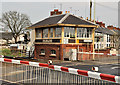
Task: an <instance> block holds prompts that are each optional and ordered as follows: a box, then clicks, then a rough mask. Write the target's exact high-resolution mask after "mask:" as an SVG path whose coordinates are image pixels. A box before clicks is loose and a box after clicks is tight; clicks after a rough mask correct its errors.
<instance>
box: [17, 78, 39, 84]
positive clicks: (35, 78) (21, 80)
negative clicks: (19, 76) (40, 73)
mask: <svg viewBox="0 0 120 85" xmlns="http://www.w3.org/2000/svg"><path fill="white" fill-rule="evenodd" d="M37 78H38V77H35V78H31V79H26V80H20V81H16V83H18V82H22V81H28V80H33V79H37Z"/></svg>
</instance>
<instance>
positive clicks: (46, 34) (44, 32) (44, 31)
mask: <svg viewBox="0 0 120 85" xmlns="http://www.w3.org/2000/svg"><path fill="white" fill-rule="evenodd" d="M43 38H48V29H43Z"/></svg>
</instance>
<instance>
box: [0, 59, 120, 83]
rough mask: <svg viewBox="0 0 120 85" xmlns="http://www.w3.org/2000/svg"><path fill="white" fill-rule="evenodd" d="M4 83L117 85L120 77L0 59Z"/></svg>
mask: <svg viewBox="0 0 120 85" xmlns="http://www.w3.org/2000/svg"><path fill="white" fill-rule="evenodd" d="M0 64H2V66H1V67H0V68H2V69H1V70H2V75H1V76H2V79H1V80H2V81H9V82H11V83H20V84H21V83H63V84H64V83H65V84H68V85H69V84H72V83H74V84H80V85H83V84H85V85H87V84H89V85H91V84H92V85H93V84H94V85H117V84H118V83H119V84H120V77H119V76H114V75H108V74H103V73H97V72H91V71H85V70H79V69H74V68H67V67H62V66H56V65H48V64H44V63H38V62H29V61H21V60H13V59H5V58H0Z"/></svg>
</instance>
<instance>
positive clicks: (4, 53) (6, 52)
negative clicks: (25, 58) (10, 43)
mask: <svg viewBox="0 0 120 85" xmlns="http://www.w3.org/2000/svg"><path fill="white" fill-rule="evenodd" d="M2 54H3V55H10V54H11V51H10V49H2Z"/></svg>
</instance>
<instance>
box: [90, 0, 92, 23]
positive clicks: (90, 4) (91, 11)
mask: <svg viewBox="0 0 120 85" xmlns="http://www.w3.org/2000/svg"><path fill="white" fill-rule="evenodd" d="M91 20H92V0H90V21H91Z"/></svg>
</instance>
